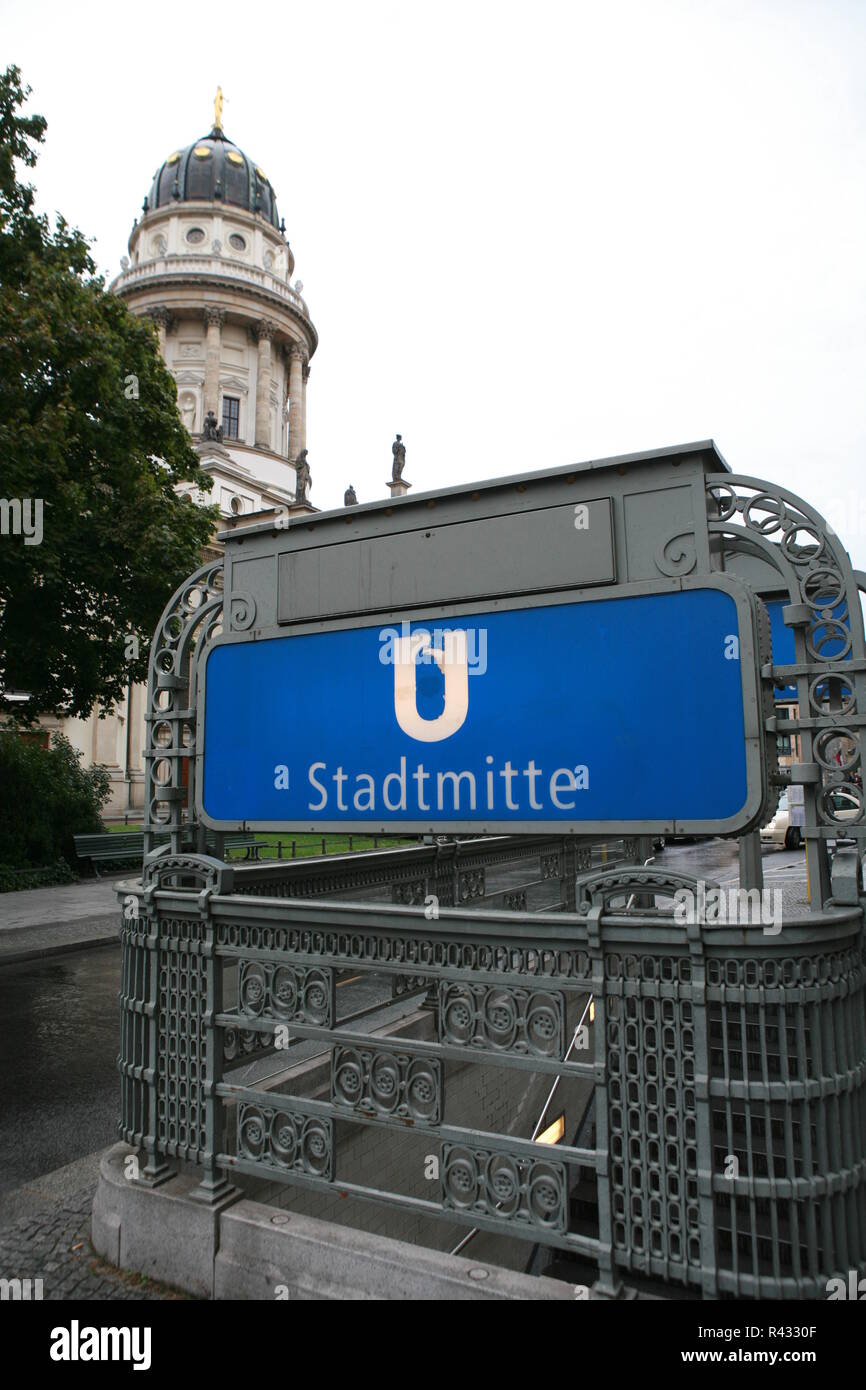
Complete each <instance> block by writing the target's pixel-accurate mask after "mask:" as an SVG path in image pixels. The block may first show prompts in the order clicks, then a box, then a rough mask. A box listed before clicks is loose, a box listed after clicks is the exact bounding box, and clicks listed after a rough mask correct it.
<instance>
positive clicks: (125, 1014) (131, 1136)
mask: <svg viewBox="0 0 866 1390" xmlns="http://www.w3.org/2000/svg"><path fill="white" fill-rule="evenodd" d="M147 940H148V939H147V935H146V933H145V931H144V930H142V925H141V924H140V922H139V921H137V920H136V921H126V920H124V922H123V925H122V926H121V928H120V960H121V970H120V1054H119V1056H118V1059H117V1066H118V1070H119V1071H120V1078H121V1079H120V1124H119V1130H120V1134H121V1137H122V1138H123V1139H125V1140H126V1142H127V1143H128V1144H139V1143H141V1140H142V1137H143V1136H144V1135H145V1134H146V1133H147V1127H148V1126H147V1121H148V1086H147V1082H146V1079H145V1076H146V1069H147V1067H148V1065H149V1060H150V1047H151V1035H150V1034H151V1028H152V1026H153V1025H152V1022H151V1018H150V1010H149V1008H148V1005H149V1003H150V952H149V950H148V949H147Z"/></svg>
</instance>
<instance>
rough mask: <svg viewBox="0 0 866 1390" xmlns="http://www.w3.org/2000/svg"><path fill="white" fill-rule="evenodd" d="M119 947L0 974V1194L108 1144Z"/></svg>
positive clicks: (113, 1119) (114, 1099)
mask: <svg viewBox="0 0 866 1390" xmlns="http://www.w3.org/2000/svg"><path fill="white" fill-rule="evenodd" d="M119 988H120V947H119V946H117V947H113V946H109V947H101V948H99V949H98V950H90V951H81V952H75V953H72V954H69V955H59V956H53V957H50V958H49V959H47V960H37V961H26V962H23V963H22V964H20V965H7V966H5V967H4V968H3V969H2V970H0V1018H2V1021H3V1022H2V1042H0V1195H2V1194H3V1193H5V1192H9V1191H12V1190H14V1189H15V1188H17V1187H20V1186H22V1185H23V1184H24V1183H26V1182H27V1181H28V1180H29V1179H31V1178H35V1177H38V1176H39V1175H40V1174H42V1173H48V1172H51V1171H52V1170H53V1169H55V1168H60V1167H62V1166H63V1165H64V1164H66V1163H71V1162H72V1160H73V1159H76V1158H80V1157H82V1156H83V1155H84V1154H89V1153H93V1151H94V1150H95V1149H99V1148H104V1147H105V1146H106V1145H107V1144H111V1143H113V1142H114V1141H115V1139H116V1138H117V1104H118V1075H117V1065H116V1062H117V1052H118V1034H119V1022H118V1019H119V1013H118V1003H117V994H118V990H119Z"/></svg>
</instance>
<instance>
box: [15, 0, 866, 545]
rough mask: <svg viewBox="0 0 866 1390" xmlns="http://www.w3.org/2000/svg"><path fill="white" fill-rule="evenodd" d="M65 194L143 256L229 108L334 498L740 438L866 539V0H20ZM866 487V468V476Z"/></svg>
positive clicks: (113, 265) (44, 197)
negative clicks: (300, 353) (254, 181)
mask: <svg viewBox="0 0 866 1390" xmlns="http://www.w3.org/2000/svg"><path fill="white" fill-rule="evenodd" d="M0 35H2V43H0V62H2V64H3V66H5V64H6V63H7V62H9V61H13V62H16V63H18V64H19V65H20V67H21V68H22V70H23V75H24V79H25V81H27V82H29V84H30V85H31V86H32V87H33V96H32V98H31V102H30V109H31V110H35V111H40V112H42V113H43V114H44V115H45V116H46V117H47V119H48V133H47V144H46V147H45V148H44V151H43V154H42V156H41V158H40V161H39V164H38V166H37V169H36V173H35V176H34V179H35V182H36V185H37V188H38V190H39V201H40V205H41V207H42V208H43V209H45V210H47V211H49V212H51V211H53V210H54V209H55V208H57V209H60V210H62V212H63V213H64V215H65V216H66V217H67V219H68V220H69V221H71V222H73V223H75V224H77V225H78V226H79V227H80V228H81V229H82V231H84V232H85V233H86V234H88V235H89V236H91V237H95V238H96V239H97V245H96V256H97V260H98V263H99V265H100V266H101V267H102V268H103V269H105V270H107V271H109V272H110V274H111V275H112V276H113V275H115V274H116V273H117V272H118V270H119V261H120V257H121V255H123V254H124V252H125V251H126V240H127V237H128V234H129V231H130V228H131V225H132V219H133V217H134V216H135V215H136V214H137V213H138V211H139V208H140V206H141V202H142V199H143V197H144V194H145V193H146V192H147V190H148V188H149V184H150V180H151V177H152V175H153V172H154V170H155V169H156V167H157V165H158V164H159V163H160V162H161V161H162V160H163V159H164V158H165V157H166V155H168V154H170V153H171V152H172V150H174V149H176V148H177V147H178V146H179V145H183V144H187V143H189V142H190V141H192V140H194V139H195V138H196V137H198V136H200V135H202V134H204V133H206V132H207V130H208V129H209V128H210V125H211V123H212V117H213V94H214V89H215V87H216V84H217V83H218V82H219V83H221V85H222V88H223V91H224V93H225V98H226V102H225V108H224V124H225V129H226V133H227V135H228V136H229V138H231V139H232V140H234V141H235V142H236V143H237V144H239V145H240V146H241V147H242V148H243V149H245V150H246V151H247V153H248V154H249V155H251V156H252V158H254V159H255V160H256V162H257V163H259V164H260V165H261V166H262V168H264V170H265V171H266V173H267V174H268V176H269V178H270V179H271V181H272V183H273V184H274V187H275V189H276V192H277V198H278V202H279V208H280V212H281V214H282V215H283V216H284V217H285V220H286V227H287V233H288V236H289V239H290V242H291V245H292V248H293V250H294V253H295V258H296V270H295V275H296V276H297V277H299V278H300V279H301V280H302V281H303V283H304V294H305V297H306V298H307V300H308V303H309V305H310V309H311V312H312V316H313V319H314V321H315V324H316V327H317V329H318V332H319V337H320V346H319V349H318V351H317V353H316V355H315V357H314V359H313V364H312V375H311V379H310V393H309V402H308V442H309V447H310V463H311V466H312V472H313V491H312V500H313V501H314V502H315V503H316V504H317V505H318V506H320V507H324V506H334V505H341V504H342V495H343V490H344V488H345V487H346V485H347V484H348V483H349V482H352V483H354V485H355V488H356V490H357V492H358V495H359V498H360V500H361V501H369V500H371V499H372V498H375V497H380V496H384V495H385V494H386V488H385V482H386V479H387V478H388V477H389V476H390V467H391V452H390V449H391V441H392V439H393V437H394V433H395V431H397V430H400V431H401V432H402V434H403V437H404V440H405V443H406V445H407V461H406V474H405V476H406V477H407V479H408V480H409V481H410V482H412V483H413V484H414V485H415V487H416V489H426V488H431V487H439V486H447V485H448V484H449V483H453V482H458V481H462V480H464V479H468V478H481V477H490V476H495V475H497V474H502V473H510V472H516V471H520V470H523V469H531V468H542V467H547V466H553V465H559V464H568V463H573V462H579V461H582V460H584V459H589V458H593V457H595V458H599V457H603V456H605V455H610V454H616V453H621V452H624V451H629V450H635V449H650V448H655V447H657V446H663V445H667V444H675V443H680V442H684V441H687V440H693V439H703V438H708V437H712V438H714V439H715V440H716V442H717V444H718V445H719V447H720V449H721V450H722V453H723V454H724V455H725V457H726V458H727V460H728V462H729V463H730V464H731V466H732V467H733V468H734V469H735V470H736V471H738V472H747V473H755V474H758V475H759V476H762V477H767V478H769V479H772V480H776V481H778V482H782V483H784V484H786V485H787V486H789V487H791V488H793V489H794V490H795V491H796V492H800V493H802V494H803V495H805V496H806V498H807V499H809V500H810V501H812V502H814V503H815V504H816V505H818V506H821V507H823V509H824V511H825V512H826V513H827V515H828V516H829V518H830V520H831V521H832V522H833V523H834V525H835V526H836V528H837V530H838V531H839V533H840V535H841V536H842V537H843V538H844V539H845V541H846V543H847V544H848V546H849V549H850V551H851V555H852V558H853V559H854V561H855V564H857V565H859V566H860V567H861V568H866V489H863V487H862V482H863V478H864V471H866V469H864V465H866V412H864V384H866V328H864V319H866V315H864V309H866V271H864V266H866V177H864V175H866V83H864V69H866V3H863V0H850V2H847V0H748V2H747V3H740V2H739V0H729V2H728V3H725V2H724V0H691V2H690V3H686V2H685V0H683V2H682V3H681V0H643V3H641V2H640V0H638V3H630V2H629V0H593V3H588V0H569V3H566V2H565V0H535V3H532V4H525V3H509V0H496V3H487V2H486V0H462V3H457V4H455V3H452V0H437V3H435V4H434V3H429V0H423V3H421V2H420V0H400V3H393V4H392V3H383V2H382V0H372V2H371V3H357V0H355V2H354V3H346V0H314V3H306V4H298V3H294V0H287V3H283V4H280V5H274V6H270V5H269V6H264V5H256V6H246V5H242V4H237V3H234V4H224V3H221V0H208V3H196V4H187V3H183V0H179V3H175V4H172V5H145V6H143V7H142V6H120V5H117V4H115V3H113V4H101V3H88V0H79V2H78V3H76V4H69V3H52V2H50V0H49V2H48V3H46V2H45V0H41V2H40V3H34V0H22V2H21V3H19V0H11V2H10V0H0ZM861 494H863V495H862V496H861Z"/></svg>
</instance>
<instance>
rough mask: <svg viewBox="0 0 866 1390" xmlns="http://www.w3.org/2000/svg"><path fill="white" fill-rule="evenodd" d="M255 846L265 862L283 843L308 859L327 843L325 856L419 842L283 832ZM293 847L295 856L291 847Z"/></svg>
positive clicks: (238, 855)
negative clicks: (258, 847)
mask: <svg viewBox="0 0 866 1390" xmlns="http://www.w3.org/2000/svg"><path fill="white" fill-rule="evenodd" d="M105 828H106V830H107V831H109V832H110V833H111V834H117V833H126V834H129V833H130V832H135V831H140V830H141V828H142V827H141V822H140V821H139V822H138V823H137V824H130V825H124V824H123V822H122V821H114V822H108V821H106V822H105ZM256 843H257V844H259V845H261V846H262V847H263V848H262V849H260V850H259V855H260V857H261V860H262V862H263V863H264V862H265V861H266V860H270V859H278V858H279V857H280V853H279V848H278V846H279V845H280V844H282V857H283V859H292V858H295V859H306V858H309V857H310V856H311V855H314V854H321V853H322V846H323V844H324V852H325V854H347V853H349V852H351V851H354V850H360V849H374V848H376V847H377V846H378V847H379V848H380V849H387V848H388V847H390V846H392V845H411V844H416V843H417V837H416V836H414V835H408V836H407V835H378V836H373V835H311V834H299V833H295V834H291V833H290V832H289V831H283V832H281V833H280V834H276V833H274V834H265V833H262V834H261V835H256ZM293 845H294V853H293V852H292V846H293ZM245 853H246V850H244V849H230V850H229V851H228V852H227V856H226V857H227V858H228V859H243V858H244V855H245Z"/></svg>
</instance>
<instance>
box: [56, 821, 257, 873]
mask: <svg viewBox="0 0 866 1390" xmlns="http://www.w3.org/2000/svg"><path fill="white" fill-rule="evenodd" d="M167 840H168V836H167V835H156V836H154V846H155V847H158V846H159V845H161V844H165V843H166V842H167ZM73 843H74V845H75V854H76V858H78V859H79V860H82V861H87V860H89V861H90V863H91V864H92V865H93V868H94V871H95V873H96V875H97V877H99V867H100V865H101V864H123V863H128V862H129V861H130V860H141V858H142V856H143V854H144V832H143V831H141V830H129V831H118V832H117V834H114V835H112V834H99V835H75V836H74V837H73ZM255 846H256V837H255V835H253V834H251V833H250V832H249V831H244V832H237V833H234V834H232V833H231V832H229V833H227V834H225V835H224V836H223V852H225V850H227V849H245V850H246V858H247V859H250V858H257V857H258V856H257V854H256V853H255ZM215 849H216V838H215V836H214V835H208V838H207V853H208V854H213V853H214V852H215Z"/></svg>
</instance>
